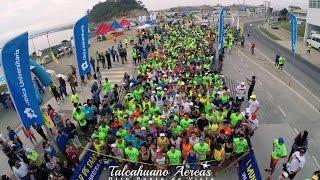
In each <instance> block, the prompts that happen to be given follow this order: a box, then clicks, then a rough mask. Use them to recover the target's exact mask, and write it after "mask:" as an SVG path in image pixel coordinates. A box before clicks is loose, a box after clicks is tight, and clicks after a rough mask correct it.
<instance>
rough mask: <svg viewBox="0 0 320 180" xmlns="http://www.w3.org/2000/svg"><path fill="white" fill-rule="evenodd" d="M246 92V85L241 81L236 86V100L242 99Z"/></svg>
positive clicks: (240, 100)
mask: <svg viewBox="0 0 320 180" xmlns="http://www.w3.org/2000/svg"><path fill="white" fill-rule="evenodd" d="M245 94H246V86H245V83H244V82H241V83H240V85H238V86H237V88H236V101H238V102H242V101H244V95H245Z"/></svg>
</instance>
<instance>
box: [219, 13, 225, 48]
mask: <svg viewBox="0 0 320 180" xmlns="http://www.w3.org/2000/svg"><path fill="white" fill-rule="evenodd" d="M218 36H219V37H218V50H219V53H221V51H222V48H223V38H224V8H222V9H221V11H220V14H219V35H218Z"/></svg>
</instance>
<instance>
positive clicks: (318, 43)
mask: <svg viewBox="0 0 320 180" xmlns="http://www.w3.org/2000/svg"><path fill="white" fill-rule="evenodd" d="M309 44H310V45H311V46H312V47H313V48H316V49H318V50H319V51H320V34H312V35H311V36H310V38H309V39H307V45H309Z"/></svg>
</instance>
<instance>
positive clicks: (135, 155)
mask: <svg viewBox="0 0 320 180" xmlns="http://www.w3.org/2000/svg"><path fill="white" fill-rule="evenodd" d="M124 154H125V155H126V158H127V159H128V160H129V161H130V162H131V163H137V162H138V160H139V150H138V149H137V148H135V147H132V145H131V143H128V144H127V147H126V148H125V150H124Z"/></svg>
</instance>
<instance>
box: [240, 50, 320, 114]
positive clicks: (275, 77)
mask: <svg viewBox="0 0 320 180" xmlns="http://www.w3.org/2000/svg"><path fill="white" fill-rule="evenodd" d="M238 51H239V50H238ZM239 52H240V54H241V55H242V56H244V57H246V58H247V59H248V60H249V61H251V62H252V63H253V64H255V65H256V66H258V67H259V68H261V69H262V70H263V71H265V72H266V73H267V74H269V75H270V76H271V77H273V78H274V79H276V80H277V81H279V82H280V83H281V84H282V85H284V86H286V87H287V88H288V89H290V90H291V91H292V92H293V93H295V94H296V95H297V96H298V97H299V98H300V99H302V100H303V101H304V102H305V103H307V104H308V105H309V106H310V107H311V108H312V109H313V110H315V111H316V112H319V110H318V109H317V108H316V107H314V106H313V105H312V104H311V103H310V102H309V101H307V100H306V99H305V98H304V97H303V96H301V95H300V94H299V93H298V92H297V91H296V90H294V89H292V87H290V86H288V85H287V84H286V83H284V82H283V81H282V80H281V79H279V78H278V77H277V76H275V75H274V74H272V73H271V72H269V71H268V70H266V69H265V68H264V67H262V66H261V65H259V64H258V63H256V62H255V61H254V60H252V59H251V58H249V57H248V56H247V55H245V54H244V53H242V52H241V51H239Z"/></svg>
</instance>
